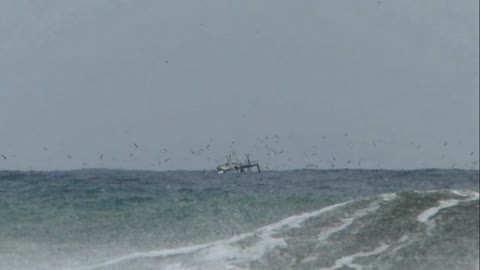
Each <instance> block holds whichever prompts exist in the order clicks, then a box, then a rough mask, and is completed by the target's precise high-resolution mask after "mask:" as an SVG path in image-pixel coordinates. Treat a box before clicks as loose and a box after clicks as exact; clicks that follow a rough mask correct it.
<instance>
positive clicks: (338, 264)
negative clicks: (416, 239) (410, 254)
mask: <svg viewBox="0 0 480 270" xmlns="http://www.w3.org/2000/svg"><path fill="white" fill-rule="evenodd" d="M388 247H389V246H388V245H381V246H379V247H377V248H375V249H374V250H372V251H367V252H363V251H362V252H357V253H355V254H353V255H349V256H345V257H342V258H340V259H338V260H336V261H335V264H334V265H333V266H332V267H330V268H320V269H319V270H334V269H339V268H342V267H344V266H347V267H350V268H353V269H356V270H361V269H362V266H361V265H359V264H354V263H353V261H354V260H355V259H356V258H360V257H368V256H372V255H377V254H379V253H382V252H384V251H385V250H387V249H388Z"/></svg>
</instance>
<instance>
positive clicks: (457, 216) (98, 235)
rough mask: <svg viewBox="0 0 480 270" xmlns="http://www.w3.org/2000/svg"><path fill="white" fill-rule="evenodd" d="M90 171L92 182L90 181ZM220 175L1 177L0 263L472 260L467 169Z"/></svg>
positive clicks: (58, 268)
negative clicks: (212, 176) (440, 177)
mask: <svg viewBox="0 0 480 270" xmlns="http://www.w3.org/2000/svg"><path fill="white" fill-rule="evenodd" d="M90 173H91V174H93V177H94V178H95V180H89V179H90V178H91V177H90V175H89V174H90ZM231 176H234V175H227V174H226V175H222V176H219V175H217V174H215V175H214V177H216V178H213V179H210V176H208V177H205V176H204V174H202V173H201V172H200V173H195V172H180V173H179V172H171V173H157V174H154V173H151V172H98V171H93V172H87V173H86V174H85V173H84V172H79V173H76V172H71V173H70V172H67V173H52V174H49V173H40V174H21V173H20V174H19V173H11V174H9V173H6V174H5V173H4V174H3V175H2V174H1V173H0V191H1V190H3V193H2V196H0V216H1V217H2V219H1V220H0V269H2V270H3V269H5V270H31V269H36V270H90V269H92V270H133V269H135V270H137V269H140V270H157V269H161V270H165V269H167V270H204V269H209V270H225V269H234V270H235V269H236V270H245V269H251V270H256V269H279V270H281V269H299V270H318V269H362V270H373V269H386V270H388V269H391V270H398V269H418V268H422V269H442V270H443V269H445V270H446V269H448V270H453V269H455V270H457V269H458V270H460V269H461V270H464V269H475V267H476V266H477V265H478V255H479V254H478V244H479V241H478V236H479V233H478V227H479V220H478V190H477V189H476V188H477V187H478V175H477V174H475V173H473V172H463V171H457V170H454V171H446V172H443V171H435V170H426V171H420V172H419V171H415V172H408V171H407V172H406V171H399V172H390V171H344V172H342V171H329V172H322V171H298V172H297V171H295V172H281V173H279V172H278V173H277V172H274V173H269V172H266V173H263V174H255V175H254V174H244V175H240V176H239V177H238V178H237V177H233V178H231ZM439 176H445V177H444V178H443V179H440V180H439ZM15 177H17V178H16V179H20V180H16V179H15ZM32 177H33V179H32ZM35 177H37V178H35ZM476 177H477V178H476ZM10 178H12V180H9V179H10ZM23 179H25V180H23ZM79 179H84V180H79ZM121 179H126V180H127V181H122V180H121ZM362 179H365V181H364V180H362ZM446 186H448V187H452V189H443V188H445V187H446ZM453 187H456V188H453ZM429 189H430V191H424V190H429ZM6 190H7V193H6V194H5V191H6ZM17 191H21V192H17ZM382 191H383V192H386V193H384V194H382V193H383V192H382ZM395 191H396V192H395ZM342 201H343V202H342ZM26 209H27V210H26ZM315 209H316V210H315ZM262 224H263V225H262ZM264 224H269V225H264ZM189 243H192V244H189ZM161 247H163V248H161ZM419 254H421V255H419ZM419 256H420V257H419ZM399 265H400V266H401V267H402V268H399Z"/></svg>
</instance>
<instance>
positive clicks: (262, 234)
mask: <svg viewBox="0 0 480 270" xmlns="http://www.w3.org/2000/svg"><path fill="white" fill-rule="evenodd" d="M351 202H353V201H347V202H343V203H339V204H335V205H331V206H327V207H324V208H322V209H319V210H316V211H312V212H307V213H303V214H300V215H295V216H291V217H288V218H286V219H283V220H281V221H279V222H277V223H274V224H270V225H267V226H265V227H262V228H260V229H257V230H255V231H254V232H250V233H244V234H240V235H237V236H233V237H231V238H228V239H225V240H218V241H213V242H210V243H206V244H201V245H194V246H188V247H182V248H176V249H166V250H153V251H147V252H135V253H132V254H128V255H125V256H121V257H118V258H114V259H111V260H108V261H106V262H103V263H100V264H96V265H91V266H86V267H81V268H77V270H94V269H99V268H103V267H106V266H111V265H115V264H120V263H124V262H127V261H131V260H137V259H142V258H153V257H167V256H174V255H186V254H189V255H193V254H194V253H199V254H198V255H200V257H201V260H202V262H204V263H209V262H211V263H215V265H218V264H219V263H221V264H223V265H224V267H225V268H226V266H228V267H230V269H241V268H239V267H238V266H235V265H232V263H239V262H245V261H251V260H254V259H256V258H260V257H261V256H262V255H263V254H265V252H267V251H268V250H271V249H273V248H275V247H278V246H285V245H286V242H285V240H284V239H282V238H278V237H274V235H275V234H276V233H277V232H279V231H280V230H281V229H291V228H297V227H300V226H301V225H302V224H303V222H305V221H306V220H307V219H310V218H312V217H316V216H319V215H321V214H323V213H326V212H328V211H332V210H334V209H336V208H339V207H342V206H344V205H347V204H349V203H351ZM249 237H257V238H259V239H260V240H259V241H257V242H256V243H255V244H254V245H253V246H250V247H248V248H242V247H239V246H233V245H231V244H233V243H235V242H238V241H240V240H243V239H247V238H249ZM235 267H236V268H235ZM170 269H186V268H184V266H182V265H178V264H172V265H171V266H170Z"/></svg>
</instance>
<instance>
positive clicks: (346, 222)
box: [317, 197, 393, 241]
mask: <svg viewBox="0 0 480 270" xmlns="http://www.w3.org/2000/svg"><path fill="white" fill-rule="evenodd" d="M382 198H383V199H388V200H391V199H393V198H391V197H382ZM378 208H379V204H378V202H376V201H375V202H372V203H371V204H370V205H369V206H368V207H367V208H363V209H360V210H357V211H356V212H355V213H353V216H352V217H350V218H343V219H341V223H340V225H338V226H335V227H331V228H327V229H325V230H322V231H321V232H320V234H319V235H318V237H317V239H318V241H324V240H327V239H328V238H329V237H330V236H331V235H332V234H334V233H337V232H340V231H343V230H345V229H346V228H348V227H350V225H352V224H353V221H354V220H355V219H358V218H361V217H364V216H366V215H368V214H371V213H374V212H376V211H377V210H378Z"/></svg>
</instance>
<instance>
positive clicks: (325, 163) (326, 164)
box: [0, 133, 479, 170]
mask: <svg viewBox="0 0 480 270" xmlns="http://www.w3.org/2000/svg"><path fill="white" fill-rule="evenodd" d="M343 135H344V136H345V137H348V136H349V134H348V133H344V134H343ZM321 139H322V140H327V136H321ZM378 143H382V141H371V146H373V147H374V148H376V147H377V144H378ZM410 145H412V147H413V148H414V149H415V150H416V151H420V150H421V149H422V145H420V144H418V145H417V144H415V143H413V142H410ZM131 146H133V148H134V149H139V148H140V147H139V145H138V144H137V143H136V142H135V143H132V144H131ZM351 146H352V145H350V147H351ZM447 146H448V141H444V142H443V148H446V147H447ZM235 148H237V146H236V142H235V141H231V142H230V146H229V152H228V153H227V155H228V156H230V157H233V160H234V161H235V162H238V161H239V158H238V155H237V153H238V151H236V149H235ZM42 149H43V151H45V152H48V151H49V149H48V148H47V147H46V146H43V147H42ZM211 149H212V147H211V143H208V144H206V145H203V146H200V147H194V148H190V153H189V154H190V155H191V156H192V157H195V158H198V157H202V158H204V157H206V158H207V160H208V161H211V160H212V154H214V153H212V151H211ZM137 151H138V150H137ZM160 152H161V153H162V154H163V155H167V154H168V153H169V150H168V149H167V148H163V149H162V150H161V151H160ZM136 153H138V152H136ZM207 153H208V154H207ZM252 153H253V154H254V156H266V159H265V160H263V161H262V167H263V168H264V169H266V170H269V169H270V167H273V168H274V169H279V168H286V167H288V166H287V164H288V163H290V162H292V159H291V158H290V157H289V155H288V154H289V151H288V150H287V149H285V148H284V147H282V144H281V142H280V136H279V135H273V136H264V137H261V138H257V139H256V141H255V143H254V144H253V145H252V146H251V147H250V148H247V153H246V154H245V157H249V156H250V154H252ZM303 154H304V158H305V160H306V161H307V163H306V164H305V166H304V167H305V168H309V169H318V168H330V169H333V168H336V167H342V166H344V167H353V166H355V165H356V167H357V168H361V166H362V162H363V161H365V160H362V159H359V160H355V161H354V160H353V159H346V160H342V161H340V160H337V157H336V156H335V155H332V156H331V157H330V158H328V159H327V160H319V158H320V157H321V156H323V155H322V151H321V147H319V146H317V145H316V146H313V147H311V151H306V152H304V153H303ZM205 155H206V156H205ZM469 155H470V156H471V157H472V158H474V155H475V152H470V153H469ZM128 156H129V158H131V159H134V160H136V154H135V151H130V153H129V155H128ZM0 157H1V159H3V160H4V161H5V160H8V159H9V158H8V157H7V155H5V154H4V153H2V154H0ZM11 157H12V158H15V157H16V155H11ZM105 157H106V155H105V154H104V153H99V154H98V160H99V161H101V160H104V158H105ZM279 157H283V158H281V159H279ZM444 157H445V156H444V154H442V158H444ZM66 158H67V159H69V160H72V159H74V157H73V156H72V155H71V154H67V155H66ZM1 159H0V160H1ZM170 160H171V159H170V157H165V158H162V160H160V161H158V160H157V161H154V162H152V161H151V162H150V164H151V166H160V167H161V166H163V165H165V164H167V163H168V162H169V161H170ZM215 162H216V164H217V165H219V164H221V163H223V162H224V160H223V161H222V160H219V159H216V160H215ZM82 165H83V166H86V165H87V164H86V163H82ZM472 165H473V166H474V167H478V165H479V162H478V161H473V162H472Z"/></svg>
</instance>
